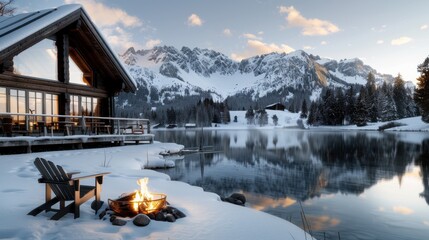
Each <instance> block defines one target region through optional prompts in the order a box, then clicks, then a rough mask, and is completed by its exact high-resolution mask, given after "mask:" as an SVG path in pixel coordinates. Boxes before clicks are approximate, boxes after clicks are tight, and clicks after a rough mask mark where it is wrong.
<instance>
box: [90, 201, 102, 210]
mask: <svg viewBox="0 0 429 240" xmlns="http://www.w3.org/2000/svg"><path fill="white" fill-rule="evenodd" d="M103 204H104V202H103V201H100V203H99V204H98V207H97V201H96V200H94V201H92V203H91V208H92V210H94V211H98V210H99V209H100V208H101V207H102V206H103Z"/></svg>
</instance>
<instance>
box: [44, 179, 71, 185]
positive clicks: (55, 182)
mask: <svg viewBox="0 0 429 240" xmlns="http://www.w3.org/2000/svg"><path fill="white" fill-rule="evenodd" d="M37 181H38V182H39V183H50V184H63V185H68V184H69V182H70V181H69V180H66V181H53V180H48V179H44V178H39V179H38V180H37Z"/></svg>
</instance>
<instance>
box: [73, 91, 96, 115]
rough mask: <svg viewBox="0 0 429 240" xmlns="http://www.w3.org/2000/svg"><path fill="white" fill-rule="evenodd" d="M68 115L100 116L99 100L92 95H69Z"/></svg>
mask: <svg viewBox="0 0 429 240" xmlns="http://www.w3.org/2000/svg"><path fill="white" fill-rule="evenodd" d="M70 115H73V116H78V115H79V116H81V115H83V116H100V100H99V99H98V98H93V97H85V96H77V95H72V96H70Z"/></svg>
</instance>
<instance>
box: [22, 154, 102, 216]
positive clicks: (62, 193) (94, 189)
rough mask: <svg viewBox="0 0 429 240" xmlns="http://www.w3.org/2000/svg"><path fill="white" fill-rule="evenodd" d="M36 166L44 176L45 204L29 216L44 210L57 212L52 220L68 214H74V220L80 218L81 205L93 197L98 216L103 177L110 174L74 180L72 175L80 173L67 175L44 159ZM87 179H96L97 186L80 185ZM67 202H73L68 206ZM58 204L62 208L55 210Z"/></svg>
mask: <svg viewBox="0 0 429 240" xmlns="http://www.w3.org/2000/svg"><path fill="white" fill-rule="evenodd" d="M34 165H36V168H37V169H38V170H39V172H40V173H41V175H42V177H41V178H40V179H39V183H44V184H45V203H44V204H42V205H40V206H39V207H37V208H35V209H33V210H32V211H31V212H29V213H28V215H32V216H36V215H37V214H39V213H41V212H42V211H43V210H44V211H46V212H48V211H54V212H57V213H55V214H54V215H53V216H52V217H51V220H58V219H60V218H61V217H63V216H64V215H66V214H67V213H73V214H74V218H78V217H79V215H80V213H79V207H80V205H81V204H82V203H84V202H86V201H87V200H89V199H90V198H92V197H95V201H96V202H95V205H96V206H95V209H96V211H95V214H97V210H98V209H99V208H100V207H101V204H100V193H101V184H102V183H103V176H104V175H106V174H109V173H108V172H106V173H98V174H93V175H89V176H83V177H74V178H73V177H72V175H73V174H77V173H79V172H71V173H66V172H65V171H64V169H63V168H62V167H61V166H58V165H55V164H54V163H53V162H51V161H47V160H45V159H43V158H36V160H35V161H34ZM87 178H94V179H95V185H94V186H87V185H80V180H82V179H87ZM51 191H53V192H54V194H55V197H54V198H51ZM66 201H73V202H72V203H70V204H69V205H67V206H66V205H65V203H66ZM58 202H59V206H60V208H59V209H53V208H52V206H53V205H54V204H56V203H58Z"/></svg>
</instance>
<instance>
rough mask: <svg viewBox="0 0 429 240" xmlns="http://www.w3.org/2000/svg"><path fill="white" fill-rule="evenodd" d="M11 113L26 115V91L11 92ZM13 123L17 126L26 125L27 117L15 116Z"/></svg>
mask: <svg viewBox="0 0 429 240" xmlns="http://www.w3.org/2000/svg"><path fill="white" fill-rule="evenodd" d="M10 112H12V113H25V91H24V90H16V89H11V90H10ZM12 117H13V122H14V123H15V124H19V125H24V124H25V116H17V115H14V116H12Z"/></svg>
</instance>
